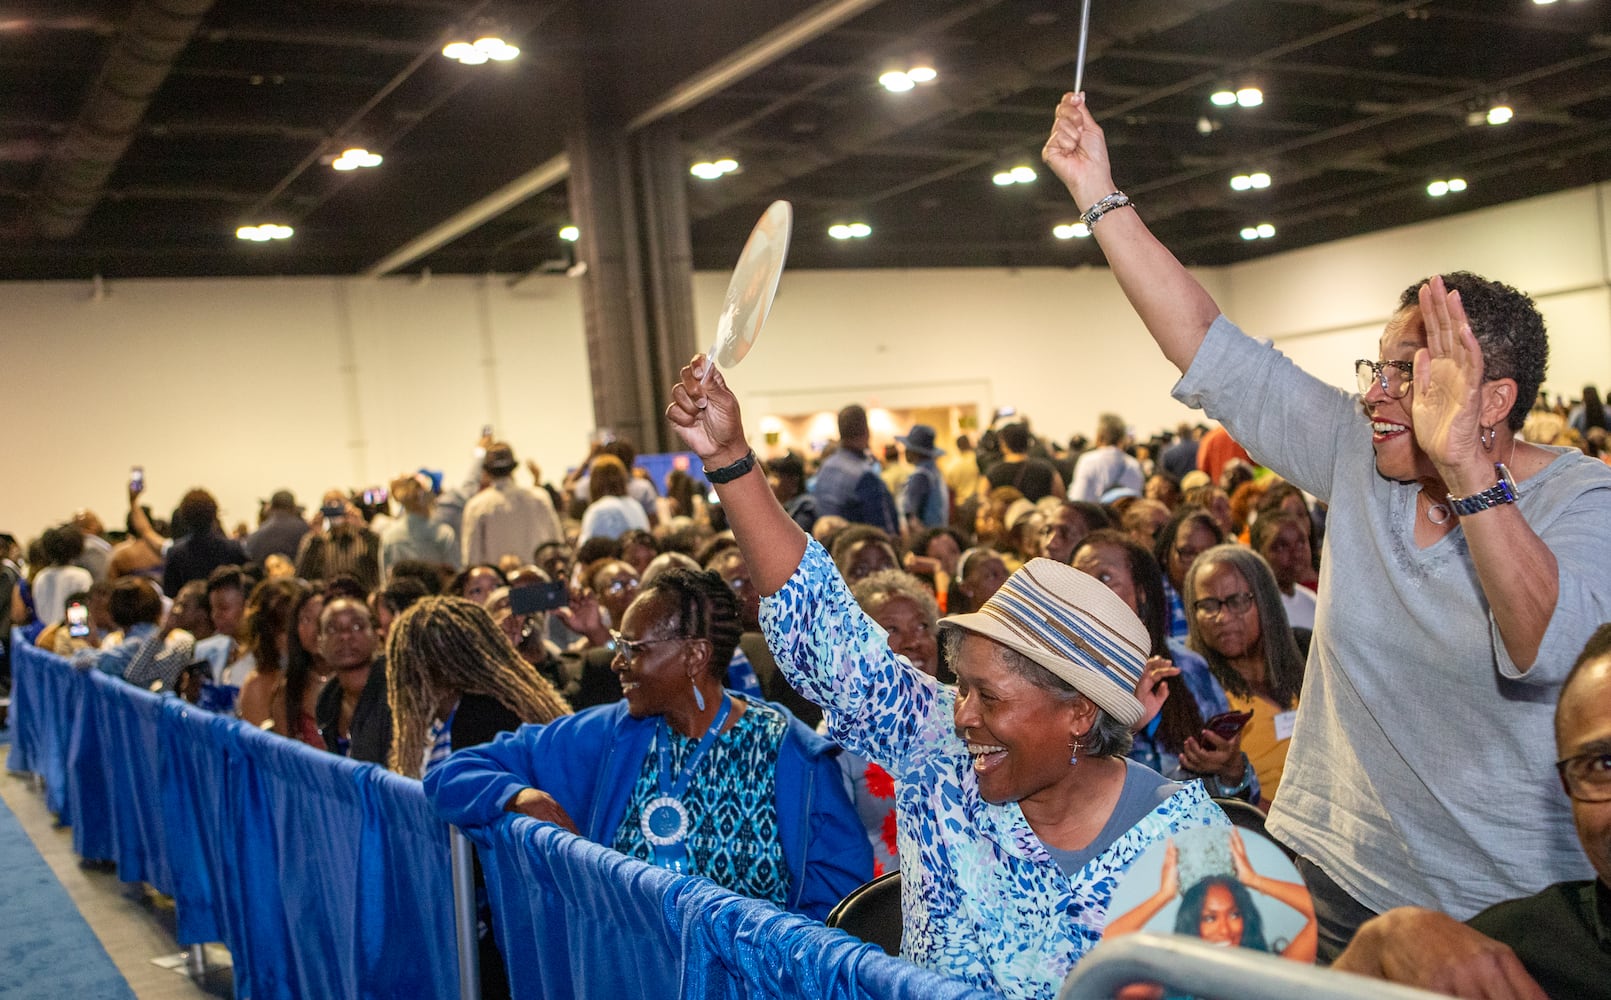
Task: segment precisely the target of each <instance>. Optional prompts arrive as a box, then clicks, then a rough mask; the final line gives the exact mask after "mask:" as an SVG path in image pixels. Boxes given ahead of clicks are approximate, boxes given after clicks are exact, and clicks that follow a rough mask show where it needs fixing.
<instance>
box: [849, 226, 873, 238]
mask: <svg viewBox="0 0 1611 1000" xmlns="http://www.w3.org/2000/svg"><path fill="white" fill-rule="evenodd" d="M850 235H851V236H852V237H853V238H855V239H858V240H861V239H866V238H867V237H869V236H871V235H873V227H872V226H869V225H868V224H867V223H865V222H852V223H851V224H850Z"/></svg>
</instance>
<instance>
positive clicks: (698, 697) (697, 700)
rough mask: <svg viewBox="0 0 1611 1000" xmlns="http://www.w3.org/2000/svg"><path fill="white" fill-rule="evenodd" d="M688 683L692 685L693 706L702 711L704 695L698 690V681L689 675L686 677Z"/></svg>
mask: <svg viewBox="0 0 1611 1000" xmlns="http://www.w3.org/2000/svg"><path fill="white" fill-rule="evenodd" d="M688 683H690V684H692V685H693V686H694V707H695V708H697V709H699V710H700V711H701V712H703V711H704V710H705V696H704V695H703V694H701V693H700V692H699V682H698V681H696V680H694V679H693V678H692V677H690V678H688Z"/></svg>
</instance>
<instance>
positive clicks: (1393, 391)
mask: <svg viewBox="0 0 1611 1000" xmlns="http://www.w3.org/2000/svg"><path fill="white" fill-rule="evenodd" d="M1414 375H1415V363H1414V362H1412V361H1366V360H1365V359H1364V358H1360V359H1359V360H1358V361H1355V362H1354V377H1355V378H1357V379H1359V394H1360V395H1361V396H1364V395H1366V394H1368V393H1369V392H1370V387H1371V386H1372V385H1373V384H1374V385H1379V386H1381V387H1382V392H1383V393H1385V394H1386V395H1387V398H1389V399H1403V398H1404V395H1405V393H1407V392H1409V391H1410V384H1411V382H1410V380H1411V379H1412V378H1413V377H1414Z"/></svg>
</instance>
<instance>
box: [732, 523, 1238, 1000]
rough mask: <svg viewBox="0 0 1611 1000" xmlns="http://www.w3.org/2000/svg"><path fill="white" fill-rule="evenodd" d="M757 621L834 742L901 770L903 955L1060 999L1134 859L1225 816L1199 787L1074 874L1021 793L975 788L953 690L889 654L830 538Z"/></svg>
mask: <svg viewBox="0 0 1611 1000" xmlns="http://www.w3.org/2000/svg"><path fill="white" fill-rule="evenodd" d="M761 627H762V630H763V631H765V633H766V640H767V644H768V645H769V646H771V648H772V653H773V655H774V656H775V657H776V658H777V662H778V666H779V667H781V668H782V669H783V671H784V673H785V674H786V675H787V677H788V679H789V682H790V683H791V684H793V685H794V687H795V688H796V689H797V690H798V691H799V692H800V693H801V694H803V695H805V696H806V697H807V698H809V699H810V700H812V701H814V702H816V703H817V704H818V705H821V706H822V708H823V710H824V712H825V713H826V718H827V722H828V727H829V731H830V733H831V734H832V736H833V737H834V739H836V740H838V741H840V742H841V743H843V744H844V745H845V746H847V747H849V748H851V749H852V750H854V751H856V752H857V753H859V754H862V755H863V756H865V757H867V758H868V759H870V760H873V761H875V762H877V763H878V764H880V765H882V766H883V767H884V768H885V769H886V770H887V771H889V773H890V774H891V775H892V776H893V777H894V779H895V808H896V834H897V840H898V842H899V845H900V858H901V879H902V882H903V886H902V900H901V909H902V914H903V918H904V920H903V922H904V925H905V933H904V937H903V939H902V942H901V954H902V956H903V957H905V958H907V959H909V960H910V961H912V962H915V963H917V964H918V965H922V966H925V967H927V968H930V969H933V970H935V971H937V972H940V973H943V974H945V975H948V976H953V977H955V978H957V979H961V980H964V981H966V982H968V983H971V984H972V985H974V986H976V987H979V988H981V989H987V990H993V991H995V992H998V993H1001V994H1003V995H1005V996H1009V997H1046V998H1051V997H1054V996H1055V995H1056V993H1057V990H1058V987H1059V986H1060V985H1061V983H1062V981H1063V978H1064V977H1065V976H1066V975H1067V974H1068V971H1069V969H1071V968H1072V967H1073V966H1074V963H1075V962H1077V961H1079V959H1080V958H1081V956H1083V955H1084V954H1085V953H1086V952H1087V951H1088V950H1090V949H1091V948H1092V947H1093V946H1094V945H1095V944H1096V943H1097V941H1099V940H1100V939H1101V936H1102V929H1103V927H1104V926H1105V925H1106V923H1107V908H1108V902H1109V900H1110V899H1111V898H1112V896H1113V890H1114V887H1115V886H1116V885H1117V884H1118V882H1119V880H1120V879H1121V878H1122V877H1123V876H1124V873H1125V871H1126V870H1127V869H1128V868H1129V867H1130V865H1131V863H1132V862H1134V861H1135V859H1136V858H1138V857H1139V856H1140V855H1141V854H1142V853H1143V852H1144V851H1146V849H1147V848H1149V847H1151V846H1152V845H1153V844H1156V843H1157V842H1159V841H1160V840H1163V839H1165V838H1167V837H1169V836H1172V835H1174V834H1175V833H1178V832H1179V831H1181V830H1187V829H1192V828H1194V827H1202V826H1225V825H1228V821H1227V820H1226V819H1225V814H1224V813H1222V812H1221V811H1220V810H1219V807H1217V806H1215V805H1214V804H1213V802H1212V801H1211V800H1210V799H1209V798H1208V796H1207V794H1206V793H1205V792H1204V790H1203V787H1202V785H1201V783H1193V784H1190V785H1187V786H1185V787H1184V788H1183V789H1182V790H1181V791H1179V792H1177V793H1176V794H1174V795H1173V796H1171V797H1170V798H1169V799H1168V800H1166V801H1165V802H1164V803H1163V804H1162V805H1160V806H1158V808H1157V809H1155V810H1153V812H1151V813H1150V814H1148V815H1147V816H1146V817H1145V818H1144V819H1142V820H1141V822H1139V823H1137V824H1136V825H1135V826H1133V827H1131V828H1130V830H1129V831H1128V832H1126V833H1124V834H1123V835H1121V836H1120V837H1119V839H1118V840H1116V841H1114V842H1113V844H1112V845H1111V846H1110V847H1109V848H1108V849H1107V850H1106V851H1104V852H1102V853H1101V854H1099V855H1098V856H1097V857H1095V858H1093V859H1092V860H1091V861H1090V862H1089V863H1088V864H1087V865H1086V866H1085V868H1083V869H1082V870H1081V871H1080V872H1079V873H1078V874H1077V875H1075V876H1073V877H1068V876H1065V875H1064V874H1063V873H1062V872H1061V871H1060V870H1059V869H1058V867H1057V864H1056V862H1054V861H1053V860H1052V858H1051V855H1049V854H1048V853H1047V852H1046V848H1045V846H1044V845H1042V844H1041V842H1040V839H1039V838H1038V837H1036V836H1035V832H1034V831H1033V830H1031V829H1030V828H1029V824H1028V822H1026V821H1025V819H1024V814H1023V811H1022V810H1021V809H1019V807H1018V805H1017V803H1007V804H1005V805H991V804H990V803H988V802H985V801H984V800H983V799H981V798H980V797H979V785H978V780H977V778H976V777H975V775H974V772H973V767H972V763H971V762H970V761H969V759H968V757H967V751H966V749H965V747H964V745H963V743H962V740H961V738H960V737H959V736H958V735H957V733H956V729H955V727H954V725H953V723H952V711H953V706H954V705H955V702H956V692H955V690H953V689H950V688H947V687H945V686H943V685H941V684H940V683H939V682H937V681H936V680H934V678H932V677H929V676H928V675H927V674H924V673H922V672H921V671H919V670H917V669H915V668H913V667H912V666H910V665H909V664H907V663H906V662H905V661H904V660H900V659H898V658H897V657H896V656H895V654H894V653H892V652H890V650H889V646H888V645H887V644H886V643H885V641H884V638H883V633H882V632H881V631H880V630H879V629H878V627H877V626H876V625H875V624H874V623H873V621H872V619H870V618H868V617H867V615H866V614H865V613H864V612H863V611H862V610H861V609H860V608H859V607H857V605H856V602H855V601H854V600H853V599H852V598H851V596H850V591H849V589H848V588H847V587H846V586H845V584H844V581H843V580H842V579H841V578H840V576H839V574H838V573H837V572H836V571H835V569H834V565H833V562H832V561H831V560H830V559H829V558H828V553H827V552H826V551H824V550H823V548H822V546H821V545H818V544H817V543H816V542H814V541H813V542H810V543H809V544H808V546H807V549H806V553H805V557H804V558H803V559H802V560H801V561H800V567H799V568H798V569H797V570H795V573H794V576H793V577H791V578H790V579H789V582H788V583H787V584H785V585H784V586H783V588H782V589H781V590H779V591H778V592H777V593H776V594H773V595H772V596H770V597H768V598H766V599H765V600H763V601H762V602H761Z"/></svg>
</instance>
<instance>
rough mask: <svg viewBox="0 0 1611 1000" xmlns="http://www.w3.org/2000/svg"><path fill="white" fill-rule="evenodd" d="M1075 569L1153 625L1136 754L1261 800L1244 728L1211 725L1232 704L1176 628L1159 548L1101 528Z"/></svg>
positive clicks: (1224, 793)
mask: <svg viewBox="0 0 1611 1000" xmlns="http://www.w3.org/2000/svg"><path fill="white" fill-rule="evenodd" d="M1074 568H1075V569H1077V570H1079V571H1080V572H1082V573H1086V574H1088V575H1090V576H1093V577H1095V578H1096V579H1098V580H1100V581H1101V582H1102V583H1103V585H1105V586H1106V587H1107V588H1108V589H1109V590H1111V591H1113V592H1114V593H1115V594H1117V595H1118V596H1119V599H1120V600H1121V601H1123V602H1124V603H1125V605H1126V606H1127V607H1129V609H1130V610H1131V611H1134V612H1135V613H1136V617H1138V618H1140V619H1141V623H1142V625H1144V626H1146V629H1147V636H1148V638H1149V639H1150V640H1151V648H1150V649H1149V651H1148V652H1149V656H1150V658H1149V659H1148V660H1147V666H1146V669H1145V670H1144V671H1143V673H1142V677H1141V683H1140V684H1139V685H1138V686H1137V688H1136V697H1137V699H1138V700H1140V702H1141V706H1142V708H1143V709H1144V710H1145V711H1144V714H1143V715H1142V719H1141V722H1140V723H1139V724H1138V725H1137V726H1132V727H1131V730H1130V731H1131V733H1132V735H1133V737H1134V740H1133V742H1132V744H1131V747H1130V752H1129V754H1128V756H1129V758H1130V759H1131V760H1134V761H1139V762H1141V763H1143V764H1145V765H1147V766H1148V767H1150V768H1152V769H1153V770H1154V771H1157V772H1158V773H1159V774H1162V775H1163V776H1164V777H1166V778H1171V779H1173V780H1175V781H1192V780H1195V779H1198V778H1201V779H1203V781H1204V782H1205V784H1206V785H1207V786H1208V792H1209V794H1210V795H1213V796H1215V797H1216V798H1232V797H1235V798H1245V799H1247V800H1248V801H1250V802H1257V801H1258V800H1259V781H1258V775H1257V774H1256V773H1255V771H1254V769H1253V766H1252V765H1251V764H1250V763H1249V761H1248V758H1247V755H1246V754H1244V753H1242V738H1241V733H1237V734H1236V735H1235V736H1232V737H1230V738H1224V737H1221V736H1219V735H1217V734H1215V733H1213V732H1211V731H1209V730H1207V729H1206V728H1205V726H1204V723H1206V722H1207V721H1208V720H1209V719H1212V718H1214V717H1215V716H1216V715H1220V714H1222V713H1224V712H1228V711H1230V703H1229V702H1228V701H1227V700H1226V697H1225V689H1224V688H1223V687H1221V686H1220V683H1219V681H1217V680H1215V679H1214V675H1213V673H1212V672H1211V671H1210V670H1209V669H1208V663H1207V662H1206V661H1204V660H1203V658H1202V657H1201V656H1198V655H1197V654H1196V653H1193V652H1192V651H1191V650H1189V649H1187V648H1186V647H1185V646H1184V645H1183V644H1182V643H1181V642H1180V641H1179V640H1176V639H1174V638H1172V637H1171V636H1170V635H1169V631H1168V628H1167V626H1166V622H1167V614H1166V612H1165V611H1164V608H1165V607H1166V606H1167V599H1166V598H1165V596H1164V581H1163V573H1162V572H1160V571H1159V569H1158V562H1157V560H1155V559H1154V558H1153V557H1152V553H1150V552H1148V551H1147V550H1146V549H1144V548H1142V547H1141V544H1140V543H1139V542H1137V541H1136V540H1135V539H1133V538H1131V537H1130V536H1128V535H1126V534H1124V533H1123V532H1120V531H1112V530H1103V531H1093V532H1092V533H1091V534H1090V535H1088V536H1087V537H1086V539H1085V541H1084V542H1082V543H1080V547H1079V548H1078V549H1076V550H1075V551H1074Z"/></svg>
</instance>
